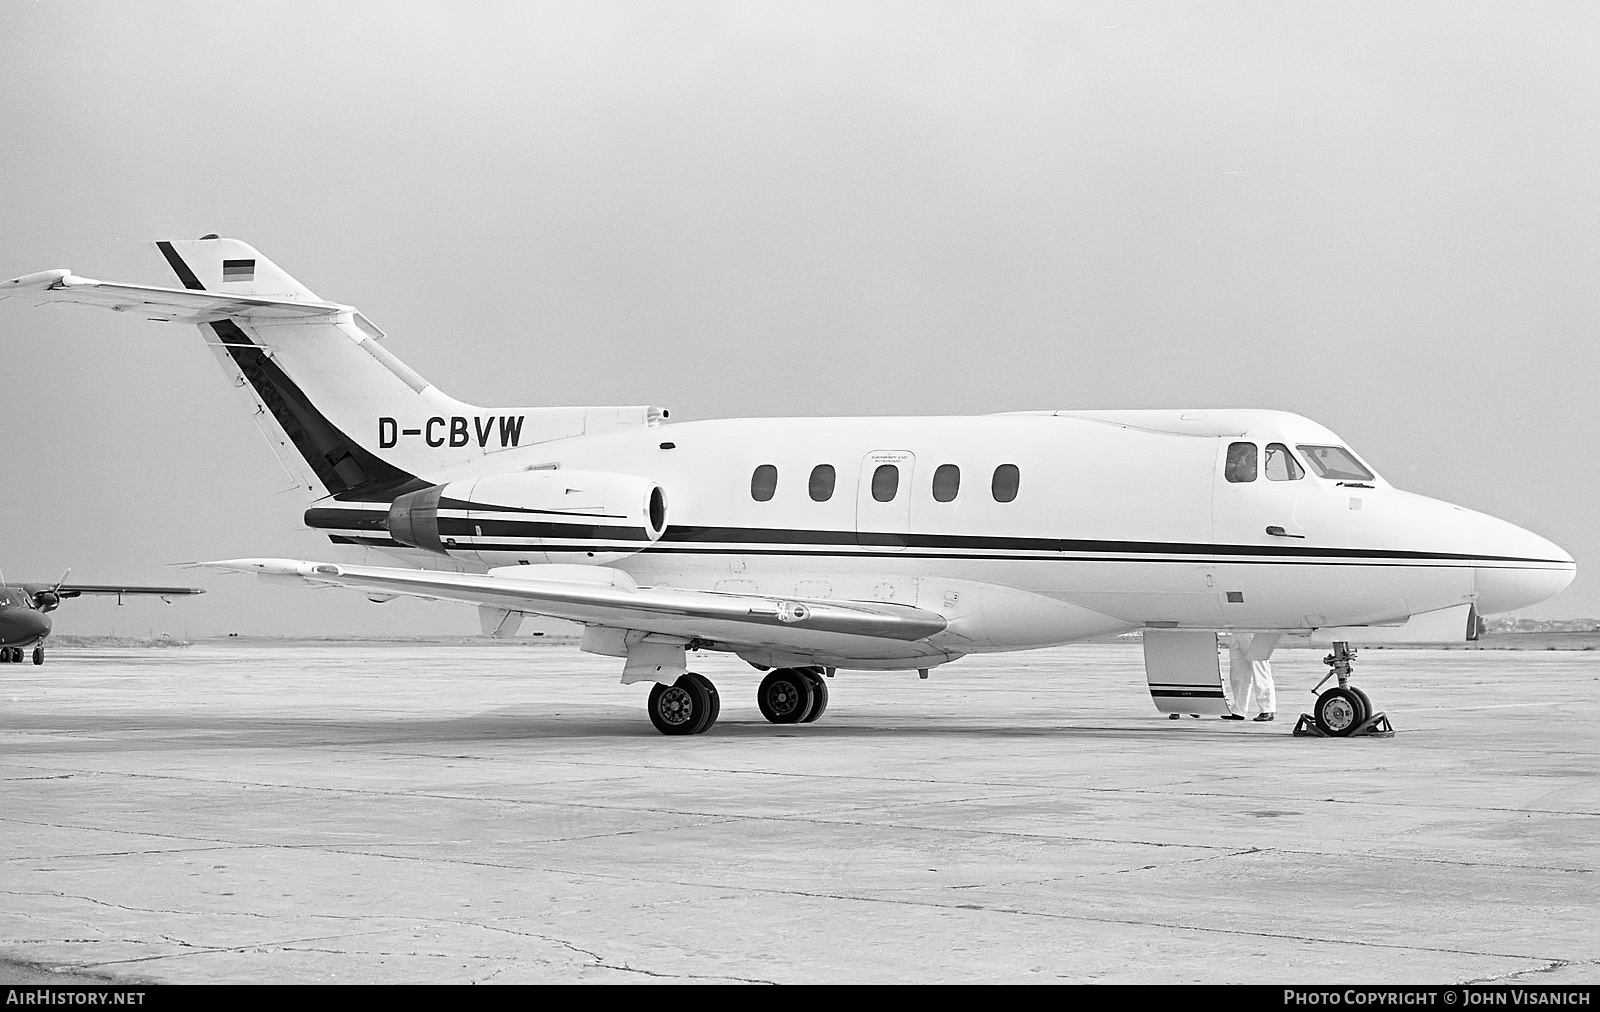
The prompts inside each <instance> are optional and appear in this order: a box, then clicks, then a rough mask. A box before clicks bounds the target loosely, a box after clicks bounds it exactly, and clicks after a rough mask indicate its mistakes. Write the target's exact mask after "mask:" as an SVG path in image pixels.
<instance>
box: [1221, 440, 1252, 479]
mask: <svg viewBox="0 0 1600 1012" xmlns="http://www.w3.org/2000/svg"><path fill="white" fill-rule="evenodd" d="M1222 476H1223V477H1224V478H1226V479H1228V480H1229V481H1231V482H1235V483H1238V482H1245V481H1255V480H1256V444H1254V443H1229V444H1228V462H1227V464H1225V465H1224V466H1223V468H1222Z"/></svg>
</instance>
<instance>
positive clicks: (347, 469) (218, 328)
mask: <svg viewBox="0 0 1600 1012" xmlns="http://www.w3.org/2000/svg"><path fill="white" fill-rule="evenodd" d="M156 247H157V249H159V250H160V251H161V255H162V256H163V257H165V258H166V261H167V264H168V265H169V266H170V267H171V268H172V271H173V273H175V274H176V275H177V277H178V281H179V282H180V283H181V284H182V285H183V288H182V289H171V288H156V287H152V286H148V285H131V284H120V283H112V282H103V281H94V280H91V279H89V278H81V277H76V276H73V275H72V274H71V272H70V271H59V270H58V271H46V272H41V273H39V274H31V275H28V276H26V277H22V278H17V279H15V280H13V281H8V282H3V283H0V298H5V297H17V296H21V297H31V298H34V299H36V300H38V301H41V302H78V303H85V304H89V305H98V306H105V307H109V308H112V309H119V310H129V311H135V312H137V313H139V314H140V315H142V316H145V317H147V318H150V319H160V320H172V321H180V322H189V323H196V324H199V326H200V329H201V332H202V333H203V334H205V335H206V337H207V338H208V343H210V344H211V345H213V350H214V351H215V352H216V354H217V358H218V360H219V361H220V362H221V363H222V365H223V369H224V371H226V372H227V373H228V374H229V375H230V376H232V377H233V381H234V384H235V386H238V387H242V388H248V389H249V391H250V392H251V393H253V395H254V398H253V399H254V400H255V402H256V413H257V415H258V416H261V420H262V421H263V422H264V423H265V422H266V421H267V420H268V419H270V425H266V426H265V428H266V429H267V430H268V438H269V439H270V440H271V441H272V442H274V443H276V444H278V445H280V446H281V447H283V448H284V449H285V450H289V449H292V450H293V456H296V457H298V458H299V459H300V460H301V461H303V462H304V464H305V470H306V471H308V472H309V474H307V475H306V476H305V477H306V481H307V484H308V486H309V487H310V488H311V489H312V491H313V492H315V491H316V486H318V485H320V486H321V487H322V488H323V489H325V490H326V491H327V493H328V494H330V495H332V496H334V497H335V498H337V499H340V500H347V501H360V502H389V501H391V500H392V499H393V498H394V497H395V496H397V495H400V494H402V493H404V492H408V491H412V490H414V489H418V488H423V487H426V486H427V485H431V484H435V483H436V479H437V478H439V477H440V476H441V475H443V474H444V473H445V472H451V471H454V470H455V469H457V468H459V467H460V465H463V464H466V463H468V462H470V461H473V460H476V459H479V458H481V457H484V456H486V455H488V454H491V453H499V452H503V451H508V450H514V449H516V448H518V447H525V446H528V445H530V444H534V443H540V442H545V441H547V440H551V439H560V438H564V437H568V436H576V435H582V434H585V433H593V432H597V431H605V430H609V429H615V428H619V427H631V426H636V425H648V424H653V423H655V422H657V421H659V420H660V419H661V418H664V417H665V415H666V412H665V411H662V410H661V409H658V408H651V407H647V406H638V407H574V408H538V407H530V408H480V407H477V406H474V405H471V404H466V403H463V402H461V401H458V400H456V399H455V398H453V397H449V396H447V395H445V394H444V393H443V392H441V391H440V390H439V389H438V388H437V387H435V386H433V385H432V384H431V383H429V382H428V381H427V380H425V379H423V378H422V377H421V376H418V375H417V374H416V373H415V372H413V371H412V370H411V369H410V368H408V367H407V366H406V365H405V364H404V363H403V362H401V361H400V360H399V359H397V358H395V357H394V356H393V355H391V354H389V352H388V351H386V350H384V349H383V348H382V347H381V346H380V345H379V344H378V341H379V339H380V338H382V337H383V332H382V331H380V330H379V329H378V328H377V327H375V326H373V325H372V324H371V323H370V322H369V321H368V320H367V319H366V318H365V317H364V316H362V315H361V314H360V313H358V312H357V311H356V310H355V309H353V308H352V307H350V306H345V305H340V304H338V303H332V302H324V301H323V300H321V299H319V298H318V297H317V296H316V294H315V293H313V292H312V291H311V290H310V289H309V288H307V287H305V286H304V285H302V284H301V283H300V282H298V281H296V280H295V279H294V278H292V277H290V276H289V274H287V273H286V272H285V271H283V270H282V269H281V268H279V267H278V266H277V265H276V264H274V263H273V262H272V261H271V260H268V259H267V258H266V257H264V256H262V255H261V254H260V253H259V252H257V251H256V250H255V249H254V248H253V247H251V246H249V245H247V244H246V243H242V242H240V241H238V240H237V239H222V238H218V237H216V236H207V237H206V238H204V239H194V240H186V241H176V242H158V243H156ZM213 338H214V340H213ZM273 429H276V430H277V431H276V432H274V431H271V430H273Z"/></svg>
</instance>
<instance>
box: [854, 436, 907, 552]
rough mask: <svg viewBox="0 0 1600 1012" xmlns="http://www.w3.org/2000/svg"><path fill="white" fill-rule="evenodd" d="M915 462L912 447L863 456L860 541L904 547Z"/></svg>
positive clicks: (858, 491) (858, 507)
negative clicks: (910, 448)
mask: <svg viewBox="0 0 1600 1012" xmlns="http://www.w3.org/2000/svg"><path fill="white" fill-rule="evenodd" d="M916 463H917V458H916V457H915V456H914V455H913V454H912V453H911V451H909V450H874V451H872V452H871V453H869V454H867V455H866V457H864V458H862V461H861V480H860V482H859V483H857V485H856V543H857V544H860V545H865V546H867V547H871V548H887V549H889V550H890V551H895V552H899V551H904V550H905V547H906V540H905V534H906V533H907V532H908V531H909V530H910V529H911V481H912V478H913V476H914V475H913V472H914V471H915V468H916Z"/></svg>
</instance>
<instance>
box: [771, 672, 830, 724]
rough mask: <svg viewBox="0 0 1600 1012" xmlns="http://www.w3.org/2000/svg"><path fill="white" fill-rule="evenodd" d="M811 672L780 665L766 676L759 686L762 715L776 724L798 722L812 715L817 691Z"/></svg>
mask: <svg viewBox="0 0 1600 1012" xmlns="http://www.w3.org/2000/svg"><path fill="white" fill-rule="evenodd" d="M808 676H809V672H805V671H800V670H797V669H795V668H779V669H778V670H776V671H773V672H771V673H770V674H768V675H767V677H765V678H763V679H762V680H761V687H760V688H758V689H756V705H757V706H759V707H761V716H763V717H765V718H767V720H768V721H769V722H770V723H773V724H798V723H800V722H801V721H803V720H805V719H806V717H808V716H810V715H811V709H812V706H813V705H814V704H815V703H816V698H817V694H816V692H815V691H813V690H812V688H811V679H810V677H808Z"/></svg>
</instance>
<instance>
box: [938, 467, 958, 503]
mask: <svg viewBox="0 0 1600 1012" xmlns="http://www.w3.org/2000/svg"><path fill="white" fill-rule="evenodd" d="M960 491H961V468H959V467H957V466H955V465H954V464H940V465H939V469H938V470H937V471H935V472H933V498H934V501H936V502H949V501H950V500H952V499H954V498H955V497H956V493H957V492H960Z"/></svg>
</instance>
